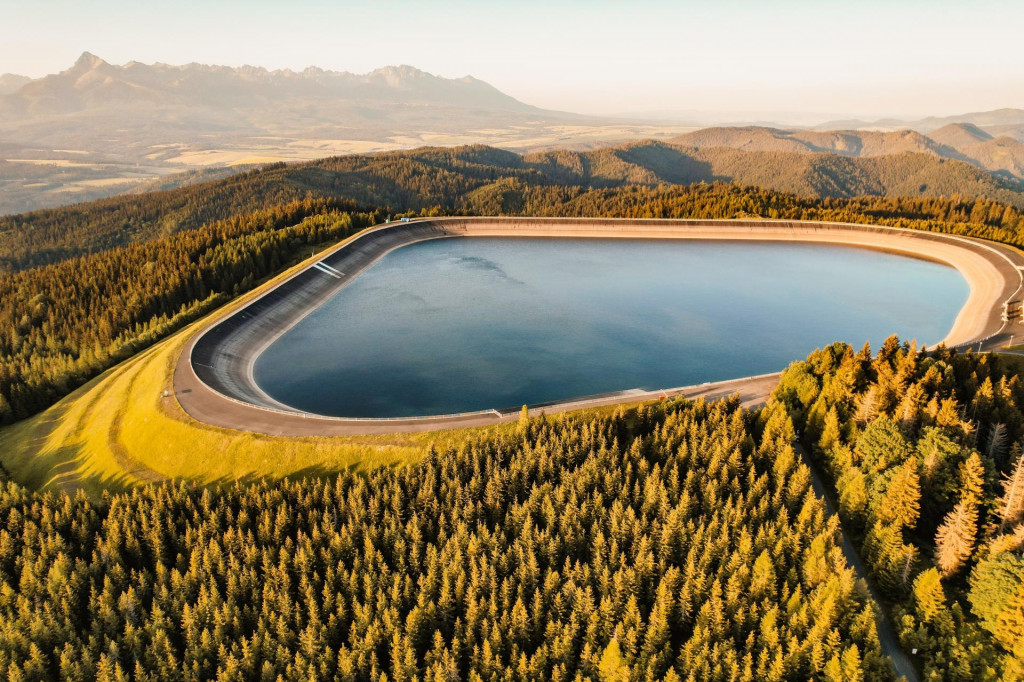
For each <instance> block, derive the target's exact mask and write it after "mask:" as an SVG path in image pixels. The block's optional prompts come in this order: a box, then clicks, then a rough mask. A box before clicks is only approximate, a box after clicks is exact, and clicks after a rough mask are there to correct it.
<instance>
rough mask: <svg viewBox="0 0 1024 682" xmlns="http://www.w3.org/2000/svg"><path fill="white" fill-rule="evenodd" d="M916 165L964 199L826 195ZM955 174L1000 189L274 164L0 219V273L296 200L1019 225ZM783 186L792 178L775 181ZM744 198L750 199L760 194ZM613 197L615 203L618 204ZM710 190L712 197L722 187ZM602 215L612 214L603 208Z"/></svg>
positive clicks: (557, 156)
mask: <svg viewBox="0 0 1024 682" xmlns="http://www.w3.org/2000/svg"><path fill="white" fill-rule="evenodd" d="M708 154H711V155H712V157H714V158H713V161H714V163H710V162H709V161H707V160H706V159H705V158H704V157H705V156H707V155H708ZM702 155H703V156H702ZM755 156H756V155H755ZM726 157H728V158H726ZM733 157H735V158H733ZM904 157H907V158H904ZM910 157H912V158H910ZM709 158H710V157H709ZM727 161H728V163H726V162H727ZM755 161H756V162H757V163H755ZM897 162H899V164H897ZM849 163H867V164H874V165H881V167H884V168H882V169H881V170H886V171H887V172H888V173H889V174H890V175H893V176H894V178H892V179H889V180H886V182H888V183H889V185H892V187H893V188H895V189H893V190H892V191H890V190H889V189H886V187H885V186H882V185H879V186H878V187H876V186H875V185H872V184H870V183H868V184H864V185H860V184H857V183H856V182H854V179H856V178H853V179H851V178H847V177H845V176H843V173H842V172H841V171H840V169H837V168H833V167H832V165H830V164H833V165H834V164H849ZM894 164H897V165H896V166H894ZM900 164H901V165H900ZM921 164H925V166H927V167H929V168H930V166H928V164H932V165H935V164H938V166H939V167H937V168H935V169H932V170H933V171H934V173H933V175H934V177H933V175H928V176H927V177H924V180H922V182H925V181H926V182H925V185H927V183H931V185H934V186H935V187H938V186H941V187H942V188H943V189H942V193H943V194H945V195H946V196H949V197H953V196H956V195H960V196H963V197H964V199H962V200H961V199H956V198H953V199H945V198H921V199H910V200H903V199H899V198H893V197H889V196H871V197H867V198H861V199H828V198H824V197H844V196H845V197H850V196H854V195H860V194H875V195H886V194H898V195H900V196H916V195H918V194H920V193H922V192H923V191H924V190H921V187H920V186H916V185H915V186H910V184H908V183H911V180H912V179H913V178H916V177H918V173H919V172H923V171H921V169H920V168H918V166H920V165H921ZM954 167H955V168H956V169H959V170H960V171H962V172H968V173H973V174H975V175H977V176H979V177H981V178H983V179H987V180H988V181H991V182H992V183H995V182H996V181H995V180H994V179H993V178H992V177H991V176H989V175H988V174H986V173H982V172H981V171H977V170H975V169H973V168H971V167H970V166H967V165H966V164H959V163H947V162H942V161H941V160H938V159H934V158H931V157H927V156H923V155H898V156H895V157H883V158H882V159H880V160H874V159H845V158H842V157H835V156H832V155H806V154H790V155H781V156H780V155H771V154H769V155H768V156H764V155H761V156H757V158H756V159H755V158H754V157H753V156H751V154H749V153H745V152H741V151H737V150H733V149H712V150H710V151H708V150H701V151H700V153H698V152H697V151H696V150H693V149H690V150H686V149H683V148H677V147H673V146H671V145H665V144H660V143H643V144H634V145H627V146H625V147H616V148H605V149H598V150H594V151H591V152H569V151H555V152H544V153H540V154H531V155H527V156H525V157H524V156H520V155H518V154H514V153H512V152H507V151H503V150H500V149H494V148H491V147H484V146H472V147H456V148H429V149H418V150H413V151H406V152H387V153H381V154H370V155H357V156H344V157H336V158H330V159H322V160H319V161H313V162H309V163H302V164H294V165H289V166H285V165H284V164H272V165H269V166H266V167H264V168H262V169H257V170H252V171H247V172H245V173H240V174H238V175H234V176H231V177H229V178H224V179H222V180H217V181H213V182H206V183H200V184H194V185H190V186H187V187H179V188H176V189H171V190H166V191H159V192H150V193H147V194H142V195H124V196H119V197H112V198H109V199H103V200H100V201H94V202H91V203H86V204H80V205H77V206H69V207H64V208H57V209H52V210H46V211H36V212H33V213H27V214H23V215H16V216H6V217H0V271H4V270H5V271H8V272H11V271H16V270H21V269H25V268H28V267H34V266H40V265H46V264H50V263H54V262H58V261H61V260H65V259H67V258H72V257H76V256H80V255H84V254H90V253H97V252H100V251H103V250H106V249H110V248H113V247H116V246H122V245H125V244H130V243H137V242H143V241H147V240H150V239H156V238H163V237H167V236H169V235H171V234H174V233H177V232H182V231H187V230H192V229H197V228H199V227H201V226H203V225H206V224H209V223H212V222H215V221H218V220H225V219H228V218H231V217H233V216H237V215H245V214H248V213H252V212H254V211H257V210H265V209H267V208H269V207H272V206H278V205H283V204H288V203H292V202H295V201H305V200H327V199H342V198H343V199H350V200H353V201H356V202H359V203H361V204H365V205H370V206H380V207H387V208H388V210H390V211H394V212H405V211H416V212H421V211H430V210H436V211H438V212H442V213H455V214H459V213H476V214H490V215H493V214H495V213H505V214H520V213H526V214H531V213H536V212H538V211H546V212H548V213H555V212H558V211H566V210H568V207H569V206H587V205H592V204H595V203H602V202H603V203H605V204H611V203H616V202H620V201H621V202H622V203H624V205H627V206H628V205H630V204H633V205H634V206H635V205H636V204H638V203H639V204H642V205H643V208H635V210H637V211H639V212H640V213H641V214H643V215H646V214H650V215H651V216H652V217H655V216H659V215H664V214H667V213H675V212H678V209H679V206H676V205H675V204H676V202H678V201H679V199H678V197H680V196H681V197H683V199H682V203H683V204H684V205H685V204H689V203H692V200H691V199H690V198H687V197H688V195H689V194H690V193H692V192H697V193H702V192H707V191H708V189H707V186H708V185H710V184H714V183H715V182H727V183H728V182H731V183H734V184H737V185H740V186H759V187H762V188H764V189H763V190H760V191H762V192H765V193H766V194H768V195H772V196H774V197H776V198H775V199H771V200H769V201H768V203H771V204H773V206H771V207H769V208H768V209H766V210H755V208H756V207H748V210H750V212H751V214H752V215H759V216H763V217H789V218H798V217H800V214H801V213H804V212H810V213H814V212H818V211H822V210H826V211H827V212H828V213H829V214H830V215H833V216H834V218H833V219H854V220H858V219H860V220H863V219H864V216H866V215H867V216H878V217H883V218H885V219H887V220H893V221H900V220H908V221H914V220H928V221H938V222H942V223H951V224H953V223H956V224H959V223H971V224H972V225H975V226H981V225H984V226H986V227H996V228H999V229H1003V230H1010V231H1012V232H1020V231H1022V230H1024V216H1022V212H1021V210H1020V208H1015V207H1014V203H1016V206H1018V207H1020V206H1024V194H1022V193H1021V192H1019V191H1017V192H1010V191H1009V190H1004V189H1000V188H995V187H994V185H993V187H990V188H988V189H986V187H983V186H979V185H978V184H977V182H975V180H977V178H975V179H974V180H972V181H971V182H968V180H967V179H957V178H958V176H955V174H953V175H951V173H952V170H951V169H954ZM901 169H902V170H901ZM881 170H879V172H881ZM755 171H756V172H755ZM936 174H937V175H936ZM855 175H856V174H855ZM904 176H907V177H904ZM972 177H973V176H972ZM782 178H787V179H786V180H785V182H783V181H782ZM857 178H860V176H859V175H858V176H857ZM861 180H862V178H861ZM940 180H941V181H942V182H944V183H945V184H941V183H940V182H939V181H940ZM897 181H898V182H897ZM901 183H902V184H901ZM997 189H998V191H997ZM988 190H991V191H988ZM741 191H742V192H747V193H755V194H756V192H757V191H758V190H741ZM620 193H622V194H621V199H620V198H616V197H618V195H619V194H620ZM712 193H713V194H717V190H712ZM609 196H611V197H612V198H609ZM979 197H988V198H987V199H986V198H979ZM996 199H1002V201H997V200H996ZM1011 200H1012V201H1011ZM753 203H754V204H755V205H756V204H762V203H764V201H763V200H761V199H758V200H756V201H754V202H753ZM601 210H602V211H603V212H605V213H603V214H607V215H612V214H613V213H611V212H609V211H610V210H611V209H610V206H608V207H607V208H605V209H601ZM715 210H716V211H717V212H719V213H722V214H723V215H729V212H728V211H725V210H724V207H723V206H722V205H721V204H716V207H715ZM772 211H774V212H772ZM614 214H616V215H617V214H618V213H614Z"/></svg>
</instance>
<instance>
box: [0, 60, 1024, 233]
mask: <svg viewBox="0 0 1024 682" xmlns="http://www.w3.org/2000/svg"><path fill="white" fill-rule="evenodd" d="M889 124H893V126H895V128H893V126H890V125H889ZM835 127H836V128H837V129H829V130H823V129H818V128H802V129H783V128H777V127H771V126H741V127H716V128H705V129H699V130H694V129H693V128H692V127H685V126H672V125H669V124H664V123H660V124H639V123H637V122H630V121H621V120H619V121H616V120H603V119H597V118H591V117H585V116H580V115H577V114H571V113H565V112H556V111H547V110H544V109H539V108H537V107H533V106H530V105H528V104H525V103H523V102H520V101H518V100H516V99H514V98H513V97H510V96H508V95H506V94H504V93H502V92H500V91H499V90H497V89H496V88H494V87H492V86H491V85H489V84H487V83H485V82H483V81H480V80H478V79H476V78H472V77H470V76H467V77H464V78H455V79H450V78H442V77H440V76H435V75H431V74H428V73H425V72H423V71H420V70H418V69H415V68H413V67H411V66H389V67H385V68H382V69H378V70H376V71H373V72H371V73H368V74H362V75H359V74H352V73H347V72H336V71H325V70H322V69H317V68H309V69H305V70H303V71H288V70H284V71H268V70H266V69H262V68H257V67H241V68H230V67H224V66H207V65H203V64H187V65H184V66H170V65H167V64H151V65H147V64H141V63H138V62H131V63H128V64H125V65H122V66H117V65H113V64H109V63H107V62H105V61H104V60H102V59H100V58H99V57H97V56H95V55H92V54H89V53H85V54H83V55H82V56H81V57H80V58H79V59H78V61H77V62H75V64H74V65H73V66H72V67H71V68H69V69H67V70H65V71H62V72H61V73H58V74H53V75H49V76H45V77H43V78H38V79H29V78H25V77H22V76H15V75H10V74H8V75H4V76H0V214H9V213H17V212H23V211H27V210H32V209H37V208H45V207H51V206H58V205H61V204H67V203H71V202H74V201H83V200H88V199H93V198H98V197H103V196H109V195H111V194H117V193H122V192H125V191H129V190H133V189H135V190H139V189H149V188H154V187H174V186H177V185H178V184H182V183H193V182H196V181H197V178H204V179H209V178H212V177H222V176H223V175H226V174H230V173H231V172H232V170H231V169H236V170H237V169H245V168H252V167H254V166H258V165H260V164H265V163H268V162H273V161H302V160H310V159H316V158H324V157H331V156H338V155H343V154H350V153H368V152H377V151H385V150H392V149H403V148H414V147H421V146H456V145H460V144H480V143H482V144H487V145H490V146H494V147H501V148H504V149H511V150H515V151H520V152H538V151H539V152H544V151H546V150H552V149H557V150H560V151H559V152H558V154H556V157H558V158H563V157H565V155H567V154H577V155H578V163H579V164H582V166H581V167H583V168H586V169H590V170H591V171H593V172H581V173H579V174H578V176H577V179H576V181H578V182H581V183H584V184H585V183H597V184H600V183H601V182H604V177H605V176H604V175H602V173H604V172H605V170H607V169H609V168H617V169H618V170H616V171H614V172H613V173H612V175H611V176H609V179H610V180H612V179H613V180H614V181H615V182H623V181H630V182H632V181H638V182H693V181H700V180H703V181H710V180H713V179H729V180H734V181H736V182H742V183H745V184H761V185H763V186H765V187H770V188H774V189H781V190H786V191H792V192H797V193H801V194H811V195H815V196H852V195H854V194H858V193H862V194H894V193H904V194H909V195H915V196H916V195H922V194H923V195H931V194H936V193H939V194H954V193H959V194H962V195H965V196H968V195H969V196H991V197H993V198H997V197H998V198H1002V199H1004V200H1007V201H1013V202H1015V203H1016V202H1017V201H1018V192H1019V190H1021V188H1024V184H1022V183H1024V111H1022V110H1018V109H1003V110H999V111H993V112H980V113H972V114H965V115H963V116H959V117H951V118H948V119H939V118H932V119H923V120H922V121H917V122H910V123H907V122H898V121H874V122H864V121H842V122H837V123H836V126H835ZM680 133H682V134H680ZM640 140H647V142H643V143H640V142H638V141H640ZM652 140H653V142H652ZM946 162H948V163H946ZM545 163H546V162H545ZM573 163H577V161H574V162H573ZM622 164H627V165H629V164H632V166H631V167H629V168H628V169H627V167H626V166H623V165H622ZM972 167H973V168H972ZM563 170H564V169H563ZM200 171H202V172H200ZM558 172H563V171H558ZM620 172H621V173H624V175H616V173H620Z"/></svg>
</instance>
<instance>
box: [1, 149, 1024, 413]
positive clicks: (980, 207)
mask: <svg viewBox="0 0 1024 682" xmlns="http://www.w3.org/2000/svg"><path fill="white" fill-rule="evenodd" d="M495 154H498V155H499V156H500V157H501V158H500V159H497V160H496V159H495V158H494V155H495ZM505 154H508V153H506V152H500V151H499V150H494V149H487V148H466V149H459V150H441V151H437V152H435V153H432V154H424V155H423V157H424V158H423V159H414V158H409V157H407V156H403V155H398V156H397V157H396V158H395V159H391V158H390V157H387V156H386V157H385V159H384V160H377V161H376V163H375V164H371V165H370V169H369V170H366V169H364V171H365V172H364V174H355V175H354V176H353V175H352V174H347V175H346V174H342V175H340V176H330V178H333V180H332V181H333V182H336V183H339V188H338V189H336V190H335V191H334V193H335V194H337V193H338V192H342V191H349V190H352V193H353V194H355V195H358V196H362V197H364V198H367V199H371V200H372V199H377V200H379V201H380V203H377V204H366V205H357V204H355V203H354V202H352V201H350V200H347V199H338V198H324V195H325V194H326V191H321V192H314V191H312V190H309V189H307V190H305V191H303V192H298V191H292V190H294V189H295V188H294V187H293V186H292V185H288V186H287V187H288V188H289V189H288V190H287V191H286V189H283V188H282V187H281V186H280V184H279V182H278V181H279V180H280V178H278V175H279V174H282V173H284V172H285V170H286V169H285V168H283V167H280V166H273V167H270V168H269V169H267V170H265V171H254V172H250V173H245V174H242V175H240V176H235V177H232V178H228V179H227V180H222V181H217V182H214V183H207V184H204V185H197V186H193V187H187V188H182V189H180V190H173V191H168V192H155V193H151V194H147V195H142V196H141V197H115V198H112V199H104V200H101V201H98V202H92V203H89V204H83V205H80V206H72V207H67V208H61V209H53V210H51V211H39V212H36V213H31V214H25V215H24V216H13V217H7V218H0V259H2V258H4V255H3V254H4V252H6V253H7V254H8V256H7V263H8V265H9V267H11V268H12V271H11V272H8V273H3V272H0V424H4V423H8V422H10V421H12V420H15V419H21V418H24V417H26V416H29V415H31V414H34V413H36V412H38V411H39V410H41V409H44V408H46V407H47V406H49V405H51V404H53V402H55V401H56V400H58V399H59V398H61V397H62V396H64V395H66V394H67V393H68V392H70V391H71V390H74V389H75V388H76V387H78V386H80V385H81V384H83V383H84V382H85V381H88V380H89V379H90V378H92V377H94V376H96V375H97V374H98V373H99V372H101V371H103V370H105V369H107V368H109V367H111V366H113V365H114V364H116V363H117V362H119V361H121V360H123V359H125V358H126V357H128V356H129V355H131V354H132V353H133V352H137V351H138V350H140V349H142V348H144V347H145V346H146V345H148V344H150V343H152V342H154V341H156V340H158V339H160V338H162V337H164V336H166V335H167V334H168V333H170V332H173V331H175V330H176V329H179V328H180V327H181V326H183V325H184V324H186V323H187V322H189V321H191V320H194V319H197V318H198V317H200V316H202V315H203V314H205V313H207V312H209V311H210V310H212V309H213V308H215V307H216V306H217V305H219V304H222V303H223V302H225V301H226V300H228V299H229V298H231V297H233V296H236V295H237V294H239V293H242V292H244V291H247V290H249V289H250V288H252V287H253V286H254V285H255V284H256V283H258V282H260V281H261V280H263V279H265V278H266V277H268V276H270V275H273V274H275V273H277V272H279V271H280V270H282V269H283V268H284V267H285V266H286V265H288V264H291V263H293V262H295V261H297V260H299V259H301V258H302V257H306V256H308V255H309V254H310V249H311V248H315V247H317V246H319V245H326V244H331V243H334V242H336V241H338V240H340V239H342V238H344V237H347V236H350V235H351V234H353V233H355V232H356V231H358V230H360V229H362V228H365V227H368V226H370V225H372V224H374V223H377V222H381V221H383V220H384V219H385V217H386V216H388V215H397V214H398V213H399V212H403V213H407V214H414V212H416V211H418V212H419V214H420V215H441V214H453V215H537V216H587V217H624V218H750V217H762V218H785V219H794V220H828V221H845V222H859V223H865V222H870V223H875V224H881V225H891V226H897V227H905V228H908V229H920V230H931V231H940V232H950V233H955V234H964V235H969V236H976V237H984V238H988V239H994V240H996V241H1001V242H1005V243H1009V244H1016V245H1024V214H1022V213H1021V212H1019V211H1018V210H1017V209H1016V208H1014V207H1013V206H1010V205H1004V204H1000V203H998V202H995V201H991V200H986V199H977V200H971V201H961V200H958V199H902V198H886V197H864V198H859V199H808V198H802V197H798V196H794V195H787V194H780V193H776V192H771V191H767V190H763V189H758V188H740V187H736V186H733V185H725V184H713V185H694V186H688V187H682V186H664V185H662V186H647V185H636V186H626V187H617V188H605V189H593V188H590V187H581V186H575V185H573V186H569V185H560V184H557V183H556V182H555V181H554V180H552V179H550V178H545V177H543V176H539V175H538V174H537V172H536V171H535V170H519V171H516V172H517V173H518V175H515V176H508V177H505V176H502V174H501V173H502V169H501V167H498V166H493V165H488V164H496V163H498V161H499V160H501V159H504V156H503V155H505ZM511 156H513V157H515V156H516V155H514V154H512V155H511ZM517 158H518V157H517ZM424 159H426V160H424ZM343 161H344V163H343ZM428 162H429V163H428ZM325 163H326V162H325ZM337 163H338V165H339V166H344V165H345V164H351V163H353V162H351V161H346V160H338V161H337ZM506 165H507V163H506ZM302 172H303V175H301V176H300V177H302V178H306V176H307V175H308V174H309V173H310V172H311V169H309V168H305V169H302ZM504 172H506V173H507V172H511V171H504ZM322 175H323V173H321V174H320V175H317V176H316V177H317V178H319V180H320V182H321V184H322V185H325V186H329V187H334V185H331V184H330V183H328V181H327V180H325V179H324V178H323V177H321V176H322ZM287 177H291V176H287ZM275 178H277V180H278V181H275ZM495 178H497V179H495ZM307 180H308V178H307ZM309 182H310V183H312V180H309ZM377 182H379V185H378V184H374V183H377ZM370 188H375V189H370ZM282 197H288V198H290V201H288V202H287V203H282V204H277V203H273V202H275V201H277V200H279V199H280V198H282ZM263 202H270V203H263ZM386 202H395V203H386ZM374 206H379V207H376V208H375V207H374ZM207 219H208V220H209V221H208V222H202V221H203V220H207ZM18 254H21V255H18ZM47 254H49V255H47ZM39 259H42V262H43V263H45V264H43V265H37V266H35V267H31V265H32V264H33V263H35V262H36V261H37V260H39ZM54 259H55V262H53V261H54Z"/></svg>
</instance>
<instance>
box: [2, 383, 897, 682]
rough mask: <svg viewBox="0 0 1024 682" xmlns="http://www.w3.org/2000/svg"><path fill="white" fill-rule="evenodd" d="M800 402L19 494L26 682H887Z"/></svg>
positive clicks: (20, 626)
mask: <svg viewBox="0 0 1024 682" xmlns="http://www.w3.org/2000/svg"><path fill="white" fill-rule="evenodd" d="M792 441H793V428H792V424H791V422H790V421H789V419H788V418H787V417H786V414H785V411H784V410H782V409H779V408H776V409H774V410H766V411H764V412H762V413H761V414H760V418H759V416H758V415H756V414H753V413H746V412H744V411H743V410H741V409H740V408H739V404H738V401H732V402H728V403H727V402H717V403H715V404H712V405H708V404H705V403H685V402H680V401H675V402H671V403H668V404H664V405H661V404H656V405H653V406H647V407H644V408H641V409H640V410H639V411H637V410H631V411H630V412H623V411H620V412H618V413H617V414H614V415H606V416H598V417H585V416H584V417H564V416H563V417H560V418H558V419H554V420H548V419H544V418H539V419H534V420H523V421H521V422H520V424H519V425H518V427H516V426H515V425H513V427H512V429H505V430H503V431H502V432H501V433H496V434H491V435H489V436H483V437H481V438H480V439H479V441H478V442H473V443H469V444H467V445H465V446H463V447H461V448H459V449H454V448H452V449H448V450H445V451H442V452H434V451H432V452H428V453H427V454H426V456H425V458H424V460H423V461H422V462H420V463H419V464H417V465H413V466H406V467H399V468H390V467H380V468H377V469H375V470H373V471H371V472H370V473H368V474H367V475H365V476H364V475H360V474H357V473H353V472H346V473H343V474H341V475H339V476H337V477H335V478H334V479H333V480H302V481H290V482H289V481H285V482H266V481H264V482H256V483H251V484H238V485H234V486H224V487H220V488H213V489H209V488H207V489H203V488H199V487H198V486H194V485H188V484H173V485H164V486H159V487H153V486H147V487H144V488H137V489H135V490H133V491H131V492H128V493H123V494H115V495H111V496H109V497H104V499H103V500H102V501H101V502H92V501H89V500H88V499H87V498H85V497H84V496H79V497H77V498H71V497H68V496H54V495H45V496H44V495H34V494H31V493H28V492H27V491H25V490H24V489H22V488H19V487H17V486H15V485H13V484H12V485H10V486H6V487H2V488H0V518H4V519H5V520H6V522H5V524H4V528H3V529H2V530H0V540H2V542H0V676H3V677H4V679H9V680H51V679H53V680H57V679H60V680H102V681H107V680H110V681H114V680H125V681H126V682H127V681H128V680H140V681H141V680H180V681H181V682H191V681H193V680H195V681H198V680H213V679H217V680H281V681H284V680H296V681H298V680H373V681H374V682H377V681H379V680H381V681H382V680H394V681H398V680H403V681H407V680H423V681H425V682H428V681H429V682H442V681H447V680H479V681H480V682H483V681H485V680H486V681H487V682H503V681H508V682H515V681H519V680H522V681H524V682H525V681H527V680H531V681H532V680H551V681H552V682H570V681H572V680H664V681H665V682H682V681H683V680H741V681H746V682H753V681H754V680H766V681H771V682H781V681H782V680H808V679H821V680H873V681H874V680H887V679H892V674H891V671H890V666H889V662H888V661H887V660H886V659H885V657H884V656H883V655H882V652H881V649H880V645H879V640H878V636H877V634H876V626H875V619H874V612H873V607H872V605H871V604H870V602H869V601H868V599H867V597H866V595H865V594H864V593H863V591H862V590H860V589H859V588H858V585H857V582H856V580H855V577H854V574H853V571H852V570H851V569H850V567H849V566H848V565H847V563H846V560H845V559H844V556H843V553H842V550H841V549H840V532H839V527H838V524H837V523H836V520H835V517H834V516H832V515H830V514H827V512H826V510H825V506H824V504H823V502H822V500H821V498H819V497H818V496H817V495H816V494H815V493H814V491H813V490H812V488H811V475H810V471H809V469H808V468H807V466H806V465H804V464H801V463H800V462H799V460H798V457H797V455H796V454H795V452H794V449H793V444H792Z"/></svg>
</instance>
